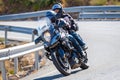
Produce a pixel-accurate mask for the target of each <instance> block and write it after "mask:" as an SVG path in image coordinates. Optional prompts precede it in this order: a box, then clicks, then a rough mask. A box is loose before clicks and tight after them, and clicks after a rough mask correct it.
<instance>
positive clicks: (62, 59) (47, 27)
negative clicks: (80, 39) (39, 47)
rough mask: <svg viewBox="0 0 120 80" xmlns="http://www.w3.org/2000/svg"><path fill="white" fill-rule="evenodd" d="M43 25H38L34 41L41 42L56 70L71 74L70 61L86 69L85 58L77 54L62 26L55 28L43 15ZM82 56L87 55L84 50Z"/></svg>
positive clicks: (66, 74)
mask: <svg viewBox="0 0 120 80" xmlns="http://www.w3.org/2000/svg"><path fill="white" fill-rule="evenodd" d="M42 21H44V23H42V24H43V26H41V27H38V29H37V31H34V33H37V35H38V36H39V37H38V38H37V39H35V43H36V44H37V43H39V42H40V41H42V42H43V44H44V48H45V50H46V51H47V52H46V56H47V58H48V59H49V60H51V61H52V62H53V64H54V65H55V67H56V68H57V70H58V71H59V72H60V73H62V74H63V75H65V76H68V75H70V74H71V67H72V63H73V62H76V63H79V64H80V66H79V67H80V68H82V69H87V68H88V66H87V65H86V63H87V61H88V60H87V59H86V60H84V59H82V58H81V56H80V55H79V54H78V52H77V50H76V49H75V48H74V47H73V46H72V43H71V41H70V40H69V39H68V33H67V32H65V30H64V29H63V28H55V26H54V25H53V24H52V23H51V21H50V20H49V18H47V17H45V18H44V19H42ZM83 52H84V56H85V57H87V53H86V51H83Z"/></svg>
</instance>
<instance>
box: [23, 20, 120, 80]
mask: <svg viewBox="0 0 120 80" xmlns="http://www.w3.org/2000/svg"><path fill="white" fill-rule="evenodd" d="M78 25H79V27H80V28H79V31H78V33H79V34H80V35H81V37H82V38H83V40H84V41H85V42H86V44H87V46H88V47H89V48H88V50H87V52H88V59H89V61H88V64H89V66H90V67H89V69H87V70H81V69H80V68H77V69H76V70H74V71H72V73H71V75H69V76H63V75H62V74H60V73H59V72H58V71H57V69H56V68H55V67H54V65H53V64H52V62H48V63H47V64H46V66H45V67H43V68H41V69H39V71H38V72H36V73H34V74H31V75H29V76H26V77H25V78H22V79H21V80H120V42H119V41H120V22H119V21H100V22H99V21H96V22H93V21H89V22H84V21H82V22H80V21H79V22H78Z"/></svg>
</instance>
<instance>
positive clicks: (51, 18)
mask: <svg viewBox="0 0 120 80" xmlns="http://www.w3.org/2000/svg"><path fill="white" fill-rule="evenodd" d="M55 16H56V13H55V12H54V11H48V12H47V13H46V17H48V18H49V19H50V20H51V21H52V22H55V20H56V17H55Z"/></svg>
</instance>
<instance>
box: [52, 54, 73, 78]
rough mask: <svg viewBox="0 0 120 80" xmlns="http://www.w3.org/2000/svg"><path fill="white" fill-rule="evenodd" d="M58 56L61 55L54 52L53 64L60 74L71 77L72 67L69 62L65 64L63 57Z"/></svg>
mask: <svg viewBox="0 0 120 80" xmlns="http://www.w3.org/2000/svg"><path fill="white" fill-rule="evenodd" d="M57 54H59V53H56V52H53V53H52V54H51V55H52V61H53V64H54V65H55V67H56V68H57V69H58V71H59V72H60V73H62V74H63V75H65V76H68V75H70V74H71V67H70V64H69V62H68V60H67V63H64V61H62V59H61V57H60V56H59V55H57ZM65 65H66V66H65Z"/></svg>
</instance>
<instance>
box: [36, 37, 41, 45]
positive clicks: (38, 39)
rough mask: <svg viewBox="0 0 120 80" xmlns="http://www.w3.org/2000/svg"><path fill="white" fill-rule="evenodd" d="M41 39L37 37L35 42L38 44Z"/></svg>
mask: <svg viewBox="0 0 120 80" xmlns="http://www.w3.org/2000/svg"><path fill="white" fill-rule="evenodd" d="M41 40H42V39H41V37H38V38H37V39H35V41H34V42H35V44H38V43H39V42H40V41H41Z"/></svg>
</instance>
